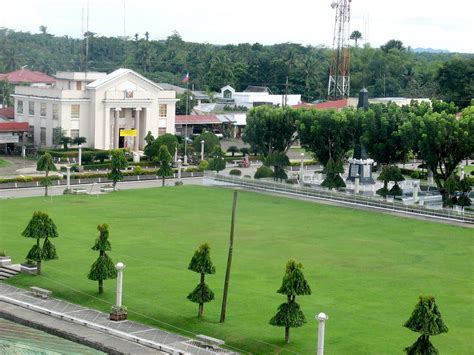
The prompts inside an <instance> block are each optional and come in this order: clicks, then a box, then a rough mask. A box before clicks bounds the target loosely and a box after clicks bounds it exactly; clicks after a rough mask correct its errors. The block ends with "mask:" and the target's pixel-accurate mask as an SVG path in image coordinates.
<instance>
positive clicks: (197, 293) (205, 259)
mask: <svg viewBox="0 0 474 355" xmlns="http://www.w3.org/2000/svg"><path fill="white" fill-rule="evenodd" d="M188 269H189V270H192V271H194V272H197V273H198V274H201V280H200V283H199V284H198V285H197V286H196V288H195V289H194V290H193V291H192V292H191V293H190V294H189V295H188V300H190V301H191V302H194V303H198V304H199V308H198V317H201V316H202V314H203V312H204V303H207V302H211V301H212V300H213V299H214V292H212V290H211V289H210V288H209V286H208V285H206V283H205V282H204V278H205V275H206V274H215V273H216V268H215V267H214V265H213V264H212V260H211V255H210V247H209V245H208V244H207V243H206V244H202V245H201V246H200V247H199V248H198V249H197V250H196V252H195V253H194V255H193V257H192V259H191V262H190V263H189V266H188Z"/></svg>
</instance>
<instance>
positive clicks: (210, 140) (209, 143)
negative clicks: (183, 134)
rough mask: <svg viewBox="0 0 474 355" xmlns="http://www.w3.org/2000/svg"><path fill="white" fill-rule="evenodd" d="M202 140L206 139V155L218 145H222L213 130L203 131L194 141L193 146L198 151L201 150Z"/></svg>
mask: <svg viewBox="0 0 474 355" xmlns="http://www.w3.org/2000/svg"><path fill="white" fill-rule="evenodd" d="M201 141H204V155H206V156H207V155H209V154H210V153H211V152H212V151H213V150H214V148H215V147H216V146H218V147H220V146H221V142H220V141H219V138H217V136H216V135H215V134H214V133H212V132H203V133H201V134H200V135H199V136H197V137H196V138H194V141H193V148H194V150H195V151H196V152H200V151H201Z"/></svg>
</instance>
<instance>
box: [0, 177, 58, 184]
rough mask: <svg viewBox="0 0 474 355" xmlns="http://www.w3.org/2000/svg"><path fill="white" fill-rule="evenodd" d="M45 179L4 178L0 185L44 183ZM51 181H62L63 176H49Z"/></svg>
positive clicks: (0, 180)
mask: <svg viewBox="0 0 474 355" xmlns="http://www.w3.org/2000/svg"><path fill="white" fill-rule="evenodd" d="M44 179H45V177H44V176H17V177H14V178H4V179H0V184H6V183H11V182H36V181H39V182H41V181H43V180H44ZM49 179H50V180H61V179H62V176H57V175H52V176H49Z"/></svg>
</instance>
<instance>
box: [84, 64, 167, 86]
mask: <svg viewBox="0 0 474 355" xmlns="http://www.w3.org/2000/svg"><path fill="white" fill-rule="evenodd" d="M87 88H88V89H95V90H98V89H105V90H106V91H110V90H112V91H125V90H127V91H162V90H163V88H161V87H160V86H158V85H157V84H156V83H154V82H153V81H151V80H149V79H147V78H145V77H144V76H143V75H140V74H138V73H137V72H135V71H133V70H131V69H123V68H122V69H117V70H115V71H114V72H112V73H110V74H107V75H106V76H104V77H103V78H100V79H98V80H96V81H93V82H92V83H90V84H89V85H87Z"/></svg>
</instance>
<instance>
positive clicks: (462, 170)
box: [459, 165, 464, 180]
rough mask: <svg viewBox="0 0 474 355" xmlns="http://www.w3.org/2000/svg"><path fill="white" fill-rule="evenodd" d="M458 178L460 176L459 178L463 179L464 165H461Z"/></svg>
mask: <svg viewBox="0 0 474 355" xmlns="http://www.w3.org/2000/svg"><path fill="white" fill-rule="evenodd" d="M459 178H460V179H461V180H462V179H464V165H463V166H461V173H460V175H459Z"/></svg>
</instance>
